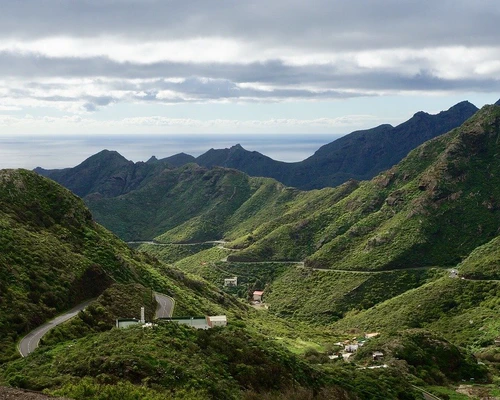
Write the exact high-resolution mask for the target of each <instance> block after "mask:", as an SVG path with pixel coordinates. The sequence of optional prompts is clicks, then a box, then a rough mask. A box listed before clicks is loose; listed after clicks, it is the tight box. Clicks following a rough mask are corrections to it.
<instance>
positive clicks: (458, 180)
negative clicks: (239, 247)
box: [229, 106, 500, 270]
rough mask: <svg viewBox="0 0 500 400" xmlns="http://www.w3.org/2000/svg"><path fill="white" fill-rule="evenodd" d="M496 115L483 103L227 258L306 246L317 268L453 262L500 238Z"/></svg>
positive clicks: (258, 233)
mask: <svg viewBox="0 0 500 400" xmlns="http://www.w3.org/2000/svg"><path fill="white" fill-rule="evenodd" d="M499 115H500V109H499V108H498V107H496V106H486V107H485V108H483V109H482V110H481V112H478V113H477V114H476V115H475V116H474V117H472V118H471V119H470V120H468V121H467V122H466V123H465V124H464V125H463V126H462V127H460V128H458V129H455V130H453V131H451V132H449V133H448V134H446V135H443V136H441V137H438V138H436V139H433V140H431V141H429V142H426V143H425V144H424V145H422V146H420V147H419V148H417V149H415V150H413V151H412V152H411V153H410V154H409V156H408V157H407V158H405V159H404V160H403V161H402V162H401V163H399V164H398V165H397V166H395V167H394V168H392V169H390V170H388V171H386V172H383V173H381V174H380V175H378V176H377V177H375V178H374V179H373V180H371V181H368V182H362V183H360V184H359V187H357V188H356V189H355V190H354V191H352V193H350V194H348V195H346V196H344V197H341V198H339V200H338V201H336V202H335V203H333V204H331V205H330V206H329V207H327V208H320V207H312V208H311V210H312V212H310V213H309V215H308V216H307V218H304V219H303V220H293V221H290V222H289V223H278V222H277V221H270V222H268V223H267V224H264V225H262V226H260V227H259V228H258V229H256V230H255V231H253V232H252V233H251V235H252V238H253V243H252V244H251V245H250V246H248V247H247V248H246V249H245V250H243V251H241V252H238V253H235V254H234V255H231V256H230V257H229V259H231V260H234V261H236V260H257V259H260V258H262V257H263V255H264V254H265V256H266V258H267V259H272V260H273V259H274V260H280V259H284V258H285V257H290V258H294V257H295V255H296V254H298V252H299V249H304V253H308V254H307V257H306V260H305V261H306V265H308V266H312V267H317V268H318V267H319V268H335V269H348V270H360V269H361V270H384V269H397V268H408V267H427V266H455V265H456V264H457V263H459V262H460V261H461V260H462V259H464V258H465V257H467V256H468V255H469V253H470V252H471V251H472V250H474V249H475V248H476V247H478V246H480V245H482V244H484V243H486V242H488V241H489V240H492V239H493V238H494V237H495V236H496V235H498V226H499V222H500V212H499V210H500V209H499V208H498V207H497V200H496V199H498V198H500V193H499V192H498V188H499V183H500V182H498V180H499V179H500V178H499V176H500V175H499V173H500V171H499V170H498V169H499V165H498V162H497V160H496V158H497V152H498V141H497V138H498V134H499V133H498V127H497V124H498V122H497V121H498V118H499ZM286 218H287V214H285V215H282V216H280V217H278V220H280V221H283V222H284V221H285V220H286ZM275 226H278V227H277V228H275Z"/></svg>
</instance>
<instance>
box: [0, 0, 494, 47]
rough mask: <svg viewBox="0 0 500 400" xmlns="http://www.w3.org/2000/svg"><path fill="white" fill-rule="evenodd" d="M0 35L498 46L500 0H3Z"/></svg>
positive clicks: (324, 44)
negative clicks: (247, 0)
mask: <svg viewBox="0 0 500 400" xmlns="http://www.w3.org/2000/svg"><path fill="white" fill-rule="evenodd" d="M0 7H1V10H2V13H0V36H3V37H20V38H38V37H40V36H49V35H50V36H54V35H56V36H60V35H66V36H78V37H81V36H87V37H96V36H100V35H117V36H123V37H133V38H139V39H148V40H166V39H168V40H171V39H185V38H193V37H200V36H201V37H232V38H239V39H242V40H246V41H250V42H255V43H261V44H263V45H268V44H272V43H279V44H283V43H286V44H288V45H291V46H302V47H306V48H312V47H316V48H323V49H325V48H326V49H351V48H356V49H358V50H359V49H367V48H392V47H422V46H427V47H428V46H438V45H453V44H460V45H471V46H478V45H496V44H497V42H498V34H499V25H498V19H499V17H500V8H499V7H498V4H497V1H496V0H479V1H475V2H472V1H464V0H440V1H435V0H421V1H418V2H416V1H414V0H377V1H366V0H351V1H349V2H347V1H341V0H336V1H332V0H315V1H314V2H313V3H310V2H305V1H303V0H273V1H269V0H255V1H252V2H242V1H233V0H218V1H215V0H211V1H210V0H191V1H187V2H182V1H164V0H136V1H132V0H80V1H72V2H66V1H61V0H44V1H43V2H42V1H39V0H21V1H11V0H2V1H0Z"/></svg>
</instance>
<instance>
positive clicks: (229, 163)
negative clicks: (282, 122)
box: [35, 101, 478, 197]
mask: <svg viewBox="0 0 500 400" xmlns="http://www.w3.org/2000/svg"><path fill="white" fill-rule="evenodd" d="M477 110H478V108H477V107H476V106H474V105H473V104H471V103H469V102H468V101H463V102H461V103H458V104H456V105H455V106H453V107H451V108H450V109H449V110H447V111H442V112H440V113H439V114H436V115H431V114H428V113H425V112H422V111H420V112H417V113H416V114H415V115H414V116H413V117H412V118H410V119H409V120H408V121H406V122H404V123H402V124H400V125H398V126H396V127H393V126H391V125H380V126H378V127H376V128H372V129H368V130H363V131H356V132H352V133H350V134H348V135H346V136H343V137H341V138H340V139H337V140H335V141H333V142H331V143H329V144H327V145H324V146H322V147H321V148H320V149H318V151H316V153H314V154H313V155H312V156H311V157H309V158H307V159H305V160H303V161H301V162H296V163H286V162H281V161H276V160H273V159H272V158H270V157H267V156H265V155H263V154H261V153H258V152H256V151H247V150H245V149H244V148H243V147H242V146H241V145H239V144H238V145H235V146H233V147H231V148H229V149H210V150H209V151H207V152H206V153H204V154H202V155H200V156H199V157H197V158H195V157H193V156H190V155H188V154H185V153H180V154H176V155H173V156H171V157H167V158H163V159H160V160H158V159H157V158H156V157H151V158H150V159H149V160H148V161H147V162H145V163H144V162H138V163H133V162H131V161H128V160H126V159H125V158H124V157H122V156H121V155H120V154H118V153H116V152H113V151H102V152H100V153H98V154H96V155H94V156H92V157H90V158H88V159H87V160H85V161H84V162H83V163H81V164H80V165H78V166H76V167H74V168H68V169H63V170H45V169H43V168H37V169H36V170H35V171H36V172H38V173H39V174H41V175H44V176H47V177H50V178H52V179H53V180H55V181H57V182H59V183H61V184H62V185H64V186H66V187H68V188H69V189H71V190H72V191H73V192H74V193H76V194H77V195H79V196H81V197H84V196H86V195H88V194H90V193H95V192H98V193H100V194H101V195H103V196H105V197H114V196H118V195H120V194H124V193H128V192H130V191H131V190H135V189H137V188H139V187H141V186H142V185H144V184H146V183H147V182H148V181H149V179H150V178H151V177H152V176H155V175H157V174H158V173H160V172H161V170H163V169H164V168H165V167H168V168H174V167H179V166H181V165H184V164H187V163H192V162H193V163H197V164H198V165H200V166H204V167H208V168H212V167H215V166H220V167H227V168H234V169H238V170H240V171H243V172H245V173H247V174H248V175H250V176H262V177H271V178H274V179H276V180H278V181H279V182H281V183H283V184H285V185H287V186H292V187H297V188H299V189H303V190H309V189H320V188H323V187H334V186H337V185H339V184H341V183H343V182H346V181H347V180H349V179H355V180H366V179H371V178H372V177H374V176H375V175H376V174H377V173H379V172H381V171H383V170H385V169H388V168H390V167H392V166H393V165H395V164H397V163H398V162H399V161H400V160H401V159H403V157H405V156H406V155H407V154H408V152H409V151H410V150H412V149H414V148H415V147H417V146H419V145H420V144H422V143H424V142H425V141H427V140H429V139H432V138H434V137H436V136H439V135H441V134H443V133H445V132H448V131H449V130H451V129H454V128H456V127H458V126H460V125H461V124H462V123H463V122H464V121H465V120H467V119H468V118H470V117H471V116H472V115H474V114H475V113H476V112H477Z"/></svg>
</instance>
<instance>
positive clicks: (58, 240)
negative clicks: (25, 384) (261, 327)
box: [0, 170, 244, 362]
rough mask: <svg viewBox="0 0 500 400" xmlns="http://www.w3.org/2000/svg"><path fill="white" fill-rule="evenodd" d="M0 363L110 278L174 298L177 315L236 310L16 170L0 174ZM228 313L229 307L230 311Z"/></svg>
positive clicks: (49, 185) (62, 193) (78, 204)
mask: <svg viewBox="0 0 500 400" xmlns="http://www.w3.org/2000/svg"><path fill="white" fill-rule="evenodd" d="M0 226H1V230H2V235H0V248H1V249H2V251H1V252H0V265H2V268H1V269H0V333H1V335H0V362H3V361H6V360H8V359H13V358H16V357H18V354H17V351H16V347H15V344H16V341H17V340H18V339H19V338H20V337H21V336H22V335H23V334H26V333H27V332H28V331H30V330H31V329H33V328H35V327H37V326H39V325H41V324H42V323H43V322H45V321H46V320H47V319H49V318H50V317H53V316H54V315H56V314H58V313H60V312H62V311H65V310H67V309H69V308H71V307H72V306H73V305H75V304H77V303H79V302H81V301H82V300H85V299H89V298H93V297H97V296H98V295H100V294H101V293H102V292H103V291H104V290H105V289H106V288H107V287H109V286H110V285H111V283H112V282H113V281H115V282H120V283H140V284H142V285H143V286H145V287H148V288H153V289H154V290H156V291H158V292H161V293H165V294H168V295H171V296H172V297H174V298H175V299H176V307H175V311H174V312H175V313H177V315H198V314H201V315H204V314H212V315H213V314H220V313H231V312H239V311H238V310H241V309H242V308H243V307H244V306H243V305H242V304H241V303H239V302H238V301H236V300H235V299H233V298H232V297H231V296H228V295H226V294H225V293H223V292H222V291H220V290H217V289H216V288H215V287H213V286H211V285H209V284H207V283H206V282H201V281H199V280H196V279H192V278H189V277H187V276H186V275H185V274H184V273H182V272H181V271H178V270H176V269H173V268H172V267H167V266H166V265H164V264H162V263H160V262H159V261H158V260H157V259H155V258H153V257H151V256H149V255H147V254H145V253H137V252H135V251H133V250H131V249H130V248H129V247H128V246H127V245H126V244H125V243H123V242H121V241H120V240H119V239H118V238H116V237H115V236H114V235H112V234H111V233H110V232H108V231H106V230H105V229H104V228H102V227H101V226H100V225H98V224H96V223H95V222H93V221H92V218H91V215H90V213H89V211H88V210H87V209H86V208H85V206H84V204H83V202H82V201H81V200H80V199H78V198H77V197H76V196H74V195H73V194H71V193H70V192H69V191H68V190H67V189H64V188H62V187H61V186H59V185H57V184H56V183H54V182H52V181H50V180H48V179H45V178H42V177H40V176H39V175H37V174H35V173H33V172H29V171H24V170H17V171H11V170H3V171H0ZM231 310H232V311H231Z"/></svg>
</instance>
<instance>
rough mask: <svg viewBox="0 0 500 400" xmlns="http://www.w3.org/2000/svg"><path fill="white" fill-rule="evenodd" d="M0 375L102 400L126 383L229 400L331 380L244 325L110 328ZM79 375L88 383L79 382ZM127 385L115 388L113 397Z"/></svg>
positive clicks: (145, 389)
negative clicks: (246, 393) (102, 394)
mask: <svg viewBox="0 0 500 400" xmlns="http://www.w3.org/2000/svg"><path fill="white" fill-rule="evenodd" d="M1 377H2V378H3V379H5V380H6V381H7V382H9V383H11V384H14V385H16V386H19V387H23V388H30V389H36V390H41V389H50V391H54V393H57V394H58V395H74V394H78V393H85V392H87V393H88V394H89V396H88V397H86V398H99V397H98V396H99V395H100V394H99V392H98V389H99V388H104V390H105V391H106V390H107V391H109V390H111V389H109V385H115V384H118V383H119V382H121V381H128V382H130V383H133V384H135V385H141V387H142V388H140V387H137V388H135V392H137V393H138V395H140V397H139V398H148V397H147V396H148V395H149V394H150V393H153V394H155V396H159V395H160V394H164V395H165V396H167V397H169V396H171V397H172V398H181V399H182V398H225V399H232V398H240V397H241V395H242V392H241V391H242V390H247V391H258V392H266V391H275V390H284V389H285V388H288V387H297V388H301V387H304V388H319V387H320V386H323V385H325V383H326V382H325V378H324V376H323V375H322V374H320V373H318V372H316V371H314V370H313V369H312V368H311V367H309V366H307V364H305V363H304V362H301V361H300V360H299V359H297V358H296V357H295V356H293V355H292V354H290V353H288V352H286V351H285V350H283V349H280V348H279V347H278V346H276V345H274V343H272V342H269V341H268V340H266V339H265V338H264V337H262V336H259V335H255V334H254V335H249V334H247V333H245V331H244V330H242V329H240V328H231V327H227V328H224V329H210V330H207V331H204V330H195V329H191V328H189V327H185V326H182V325H178V324H175V323H165V324H161V325H159V326H157V327H156V328H154V329H143V328H140V327H137V328H136V327H133V328H128V329H122V330H119V329H113V330H111V331H108V332H104V333H100V334H97V335H95V334H94V335H88V336H86V337H85V338H83V339H80V340H78V341H77V342H64V343H61V344H60V345H58V346H56V347H52V348H46V349H45V350H42V349H41V351H37V352H35V353H34V354H33V355H32V356H30V357H28V358H26V359H23V360H21V361H17V362H12V363H10V364H9V365H8V366H7V367H6V368H5V370H4V371H3V373H2V374H1ZM82 377H86V379H85V380H83V381H80V379H81V378H82ZM124 385H125V387H127V386H128V384H124V383H121V384H119V385H118V386H117V387H116V388H114V389H113V390H112V393H113V395H116V394H117V393H119V391H120V389H122V388H123V386H124ZM141 392H142V393H141ZM92 393H93V395H92ZM82 397H83V396H81V397H79V398H82ZM113 398H117V397H113Z"/></svg>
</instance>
